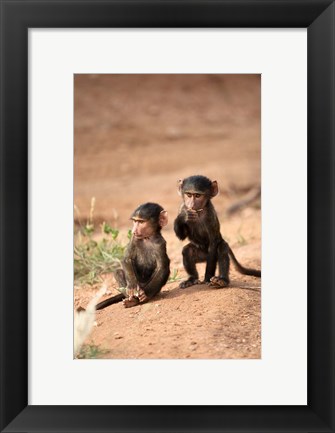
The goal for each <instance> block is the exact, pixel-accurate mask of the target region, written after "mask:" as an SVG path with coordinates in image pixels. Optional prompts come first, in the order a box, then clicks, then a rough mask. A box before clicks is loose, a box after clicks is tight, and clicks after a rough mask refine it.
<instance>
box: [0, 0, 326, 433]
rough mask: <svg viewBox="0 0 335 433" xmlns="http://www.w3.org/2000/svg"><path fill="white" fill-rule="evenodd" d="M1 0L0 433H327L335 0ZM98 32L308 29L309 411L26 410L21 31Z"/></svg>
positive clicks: (272, 408) (24, 45) (25, 143)
mask: <svg viewBox="0 0 335 433" xmlns="http://www.w3.org/2000/svg"><path fill="white" fill-rule="evenodd" d="M0 1H1V27H0V28H1V170H0V173H1V207H0V211H1V261H0V265H1V272H0V275H1V292H0V293H1V298H0V308H1V328H0V331H1V384H0V386H1V391H0V392H1V394H0V396H1V432H42V431H43V432H49V431H55V432H56V431H57V432H67V433H69V432H107V431H110V432H142V431H143V432H155V433H157V432H214V431H215V432H218V431H220V432H231V431H239V432H251V431H253V432H258V433H260V432H267V433H268V432H271V431H276V432H334V431H335V430H334V371H335V366H334V316H335V310H334V271H333V269H334V221H335V219H334V204H335V197H334V114H335V112H334V101H335V99H334V77H335V75H334V72H335V71H334V64H335V63H334V60H335V44H334V42H335V39H334V38H335V37H334V35H335V25H334V20H335V8H334V0H290V1H286V0H234V1H231V0H216V1H207V0H198V1H193V0H189V1H183V0H180V1H173V0H172V1H170V0H165V1H142V0H138V1H122V0H121V1H110V0H103V1H100V0H79V1H78V0H77V1H73V0H68V1H61V0H51V1H49V0H39V1H36V0H18V1H16V0H0ZM96 27H101V28H109V27H111V28H113V27H115V28H121V27H128V28H129V27H137V28H145V27H149V28H150V27H151V28H152V27H154V28H161V27H163V28H167V27H172V28H173V27H185V28H191V27H193V28H196V27H200V28H209V27H217V28H220V27H228V28H232V27H237V28H243V27H248V28H262V27H265V28H271V27H277V28H297V27H298V28H307V35H308V131H307V133H308V254H307V255H308V404H307V406H187V402H185V406H145V405H143V406H128V407H127V406H85V407H84V406H29V405H28V311H27V304H28V230H27V228H28V120H27V119H28V67H27V64H28V44H27V36H28V29H29V28H96ZM297 254H306V252H305V251H299V246H297ZM278 277H279V278H282V279H283V281H284V284H285V276H283V275H280V276H278ZM292 290H294V288H292ZM52 374H57V372H53V373H52ZM195 380H196V378H195ZM288 393H289V389H288ZM143 403H144V402H143Z"/></svg>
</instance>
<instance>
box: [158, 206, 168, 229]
mask: <svg viewBox="0 0 335 433" xmlns="http://www.w3.org/2000/svg"><path fill="white" fill-rule="evenodd" d="M158 223H159V225H160V226H161V227H164V226H166V225H167V223H168V213H167V212H166V210H162V211H161V213H160V214H159V219H158Z"/></svg>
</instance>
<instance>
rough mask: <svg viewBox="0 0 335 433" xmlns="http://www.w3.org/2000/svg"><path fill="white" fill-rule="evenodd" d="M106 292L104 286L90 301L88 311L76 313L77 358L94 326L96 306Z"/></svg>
mask: <svg viewBox="0 0 335 433" xmlns="http://www.w3.org/2000/svg"><path fill="white" fill-rule="evenodd" d="M106 291H107V286H106V285H103V286H102V287H101V288H100V289H99V291H98V292H97V293H96V294H95V295H94V296H93V298H92V299H91V300H90V302H89V304H88V305H87V307H86V310H81V311H75V312H74V333H73V346H74V347H73V350H74V356H75V357H76V356H77V355H78V353H79V351H80V348H81V346H82V345H83V343H84V341H85V339H86V338H87V336H88V335H89V333H90V332H91V330H92V328H93V326H94V322H95V306H96V304H97V303H98V301H99V299H100V298H101V297H102V296H103V295H104V294H105V293H106Z"/></svg>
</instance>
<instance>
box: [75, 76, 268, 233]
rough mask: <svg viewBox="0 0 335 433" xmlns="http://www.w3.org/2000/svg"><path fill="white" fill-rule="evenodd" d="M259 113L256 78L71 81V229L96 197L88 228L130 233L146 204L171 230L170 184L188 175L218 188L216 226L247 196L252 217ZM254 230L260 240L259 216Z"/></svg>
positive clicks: (174, 202)
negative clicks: (98, 225)
mask: <svg viewBox="0 0 335 433" xmlns="http://www.w3.org/2000/svg"><path fill="white" fill-rule="evenodd" d="M260 104H261V76H260V75H226V74H222V75H215V74H208V75H197V74H194V75H189V74H186V75H185V74H184V75H170V74H169V75H137V74H134V75H129V74H122V75H114V74H113V75H109V74H108V75H103V74H99V75H93V74H92V75H88V74H83V75H82V74H77V75H75V77H74V204H75V213H74V216H75V220H76V221H77V222H78V221H80V220H81V221H82V222H84V223H85V222H86V220H87V219H88V218H89V213H90V205H91V199H92V197H95V209H94V219H95V221H96V222H97V221H98V222H102V221H109V222H110V223H111V224H112V225H114V226H115V227H118V228H126V227H128V228H129V227H130V222H129V216H130V214H131V212H132V211H133V210H134V209H135V208H136V207H137V206H138V205H139V204H141V203H144V202H147V201H153V202H158V203H159V204H161V205H162V206H163V207H164V208H165V209H166V210H167V211H168V212H169V215H170V224H169V226H168V227H167V230H172V222H173V219H174V218H175V217H176V215H177V212H178V208H179V205H180V201H181V200H180V197H179V196H178V194H177V189H176V188H177V180H178V179H181V178H183V177H186V176H190V175H194V174H202V175H205V176H207V177H209V178H210V179H212V180H217V181H218V183H219V187H220V195H219V196H217V197H216V198H215V199H214V201H213V203H214V206H215V208H216V210H217V212H218V214H219V218H220V219H224V218H225V216H227V215H228V214H229V212H228V214H227V211H229V210H232V209H234V208H231V206H235V205H236V204H238V206H237V207H238V211H239V212H240V209H242V211H243V209H244V208H245V206H244V205H243V200H245V199H246V200H247V201H248V197H249V199H250V198H252V196H253V195H254V196H255V197H256V200H254V199H251V200H249V202H248V205H249V204H250V205H251V206H254V207H255V208H258V209H259V208H260V200H259V193H260V189H259V188H260V180H261V172H260V169H261V106H260ZM241 200H242V202H241ZM239 203H242V206H239ZM252 221H253V226H254V227H253V233H254V235H255V225H256V226H257V227H256V232H257V234H256V237H259V236H260V211H258V212H257V213H256V214H255V215H254V217H253V218H252ZM237 224H238V223H237Z"/></svg>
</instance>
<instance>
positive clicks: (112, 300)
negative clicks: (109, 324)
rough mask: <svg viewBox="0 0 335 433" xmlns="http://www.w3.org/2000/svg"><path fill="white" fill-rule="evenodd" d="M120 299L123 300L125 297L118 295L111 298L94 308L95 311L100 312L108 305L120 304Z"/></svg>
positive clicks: (121, 294)
mask: <svg viewBox="0 0 335 433" xmlns="http://www.w3.org/2000/svg"><path fill="white" fill-rule="evenodd" d="M122 299H125V295H124V294H123V293H120V294H119V295H115V296H112V297H111V298H108V299H105V300H104V301H101V302H99V304H97V305H96V306H95V309H96V310H102V309H103V308H106V307H108V306H109V305H112V304H117V303H118V302H121V301H122Z"/></svg>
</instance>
